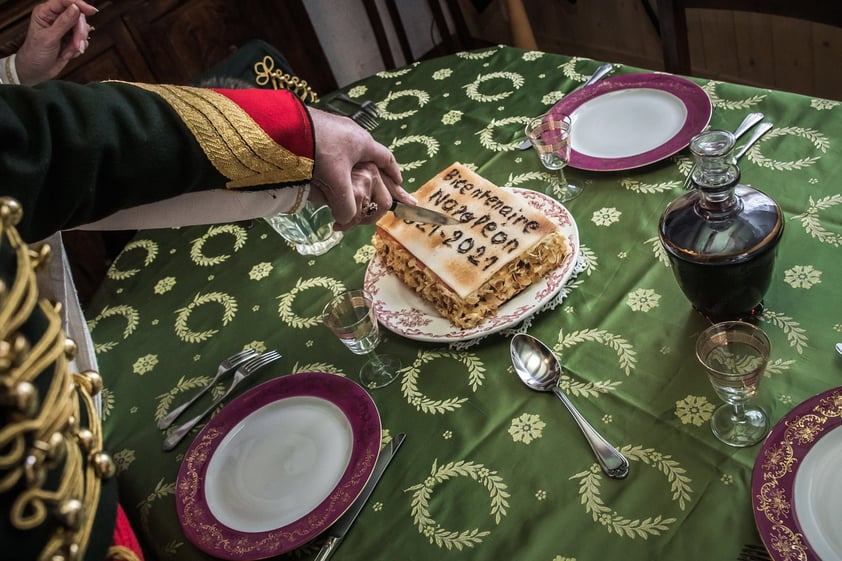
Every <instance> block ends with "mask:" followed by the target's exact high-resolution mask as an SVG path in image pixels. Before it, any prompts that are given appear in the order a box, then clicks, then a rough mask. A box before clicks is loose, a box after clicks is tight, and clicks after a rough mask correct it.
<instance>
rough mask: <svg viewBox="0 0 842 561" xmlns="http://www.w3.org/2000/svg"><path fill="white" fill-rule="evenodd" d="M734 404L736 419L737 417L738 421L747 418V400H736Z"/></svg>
mask: <svg viewBox="0 0 842 561" xmlns="http://www.w3.org/2000/svg"><path fill="white" fill-rule="evenodd" d="M733 405H734V419H736V420H737V421H738V422H741V421H742V420H743V419H745V416H746V406H745V402H744V401H742V400H740V401H735V402H734V403H733Z"/></svg>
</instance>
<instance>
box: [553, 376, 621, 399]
mask: <svg viewBox="0 0 842 561" xmlns="http://www.w3.org/2000/svg"><path fill="white" fill-rule="evenodd" d="M622 383H623V382H622V381H613V380H597V381H596V382H578V381H576V380H574V379H573V378H571V377H570V376H568V375H567V374H562V375H561V376H560V377H559V379H558V387H560V388H561V389H562V390H564V392H565V393H568V394H570V395H572V396H574V397H599V394H606V393H608V392H613V391H616V390H617V387H618V386H619V385H621V384H622Z"/></svg>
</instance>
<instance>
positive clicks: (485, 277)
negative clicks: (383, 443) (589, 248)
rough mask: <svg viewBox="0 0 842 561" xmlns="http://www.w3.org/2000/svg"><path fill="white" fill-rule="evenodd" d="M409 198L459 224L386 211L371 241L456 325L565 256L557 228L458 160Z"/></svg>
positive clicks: (476, 319)
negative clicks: (414, 218) (441, 223)
mask: <svg viewBox="0 0 842 561" xmlns="http://www.w3.org/2000/svg"><path fill="white" fill-rule="evenodd" d="M414 195H415V197H416V198H417V199H418V204H419V205H420V206H424V207H427V208H430V209H433V210H437V211H439V212H442V213H444V214H447V215H450V216H453V217H455V218H456V219H458V220H460V221H461V224H459V225H456V226H439V225H435V224H421V223H417V222H412V221H407V220H401V219H400V218H397V217H396V216H395V215H394V214H392V213H389V214H387V215H386V216H384V217H383V218H381V219H380V220H379V221H378V222H377V231H376V232H375V234H374V239H373V240H372V243H373V244H374V247H375V248H376V250H377V255H378V256H379V258H380V259H381V260H382V262H383V264H384V265H385V266H386V267H388V268H389V269H390V270H391V271H392V272H393V273H394V274H395V275H396V276H397V277H398V278H399V279H400V280H401V281H403V282H404V283H405V284H406V285H407V286H409V287H410V288H411V289H412V290H414V291H415V292H417V293H418V294H419V295H420V296H421V298H423V299H424V300H426V301H427V302H429V303H430V304H432V305H433V306H434V307H435V308H436V310H438V312H439V313H440V314H442V315H443V316H444V317H446V318H448V319H449V320H450V321H451V323H453V324H454V325H456V326H458V327H461V328H471V327H474V326H476V325H477V324H479V323H480V322H482V321H483V320H484V319H485V318H487V317H488V316H490V315H492V314H494V313H496V311H497V310H498V308H499V307H500V306H501V305H502V304H504V303H505V302H507V301H508V300H510V299H511V298H512V297H513V296H515V295H516V294H518V293H519V292H520V291H522V290H523V289H524V288H526V287H527V286H529V285H531V284H532V283H534V282H535V281H536V280H538V279H540V278H541V277H542V276H543V275H544V274H546V273H547V272H549V271H552V270H553V269H555V268H556V267H558V266H559V265H561V263H562V261H563V260H564V258H565V256H566V255H567V254H568V252H569V251H570V248H569V245H568V243H567V240H566V238H565V236H564V234H562V232H561V230H560V228H559V227H558V225H557V224H555V223H554V222H553V221H551V220H549V219H548V218H547V217H545V216H544V215H543V214H542V213H541V212H539V211H538V210H536V209H535V208H534V207H532V206H531V205H530V204H529V203H528V202H527V201H525V200H524V199H522V198H521V197H520V196H519V195H518V194H517V193H515V192H513V191H510V190H508V189H501V188H500V187H497V186H496V185H494V184H493V183H491V182H490V181H488V180H486V179H484V178H483V177H481V176H479V175H478V174H476V173H474V172H473V171H471V170H470V169H468V168H467V167H465V166H464V165H462V164H460V163H459V162H456V163H454V164H453V165H450V166H448V167H447V168H445V169H444V170H443V171H441V172H440V173H439V174H438V175H436V176H435V177H433V178H432V179H431V180H429V181H428V182H427V183H425V184H424V185H423V186H422V187H421V188H420V189H418V191H416V192H415V193H414Z"/></svg>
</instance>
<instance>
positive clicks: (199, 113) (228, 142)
mask: <svg viewBox="0 0 842 561" xmlns="http://www.w3.org/2000/svg"><path fill="white" fill-rule="evenodd" d="M134 85H135V86H137V87H139V88H143V89H145V90H148V91H150V92H153V93H156V94H158V95H160V96H161V97H162V98H164V101H166V102H167V103H168V104H169V105H170V106H171V107H172V108H173V110H174V111H175V112H176V113H177V114H178V116H179V117H181V119H182V120H183V121H184V124H185V125H187V128H189V129H190V132H191V133H193V136H194V137H195V138H196V141H197V142H198V143H199V145H200V146H201V147H202V150H203V151H204V152H205V154H206V155H207V157H208V159H209V160H210V161H211V163H212V164H213V165H214V167H215V168H216V169H217V170H219V172H220V173H221V174H222V175H224V176H225V177H227V178H228V179H230V180H231V181H229V182H228V184H227V186H228V187H229V188H237V187H253V186H256V185H267V184H278V183H302V182H306V181H309V180H310V178H311V177H312V175H313V160H312V159H310V158H305V157H302V156H298V155H297V154H294V153H293V152H291V151H289V150H287V149H286V148H284V147H283V146H281V145H280V144H278V143H276V142H275V141H274V140H273V139H272V138H271V137H270V136H269V135H268V134H266V132H265V131H264V130H263V129H262V128H260V126H258V124H257V123H255V122H254V119H252V118H251V116H250V115H249V114H248V113H246V112H245V111H244V110H243V109H242V108H240V106H239V105H237V104H236V103H234V102H233V101H231V100H230V99H228V98H227V97H225V96H224V95H222V94H219V93H217V92H214V91H213V90H210V89H208V88H193V87H188V86H167V85H150V84H134Z"/></svg>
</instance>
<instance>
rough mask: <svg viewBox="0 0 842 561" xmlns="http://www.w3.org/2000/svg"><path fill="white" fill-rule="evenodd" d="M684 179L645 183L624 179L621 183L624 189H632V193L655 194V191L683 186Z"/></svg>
mask: <svg viewBox="0 0 842 561" xmlns="http://www.w3.org/2000/svg"><path fill="white" fill-rule="evenodd" d="M682 183H683V182H682V181H665V182H663V183H643V182H641V181H637V180H635V179H622V180H620V185H621V186H622V187H623V189H626V190H628V191H631V192H632V193H640V194H641V195H653V194H655V193H665V192H667V191H672V190H673V189H675V188H676V187H679V186H681V184H682Z"/></svg>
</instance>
